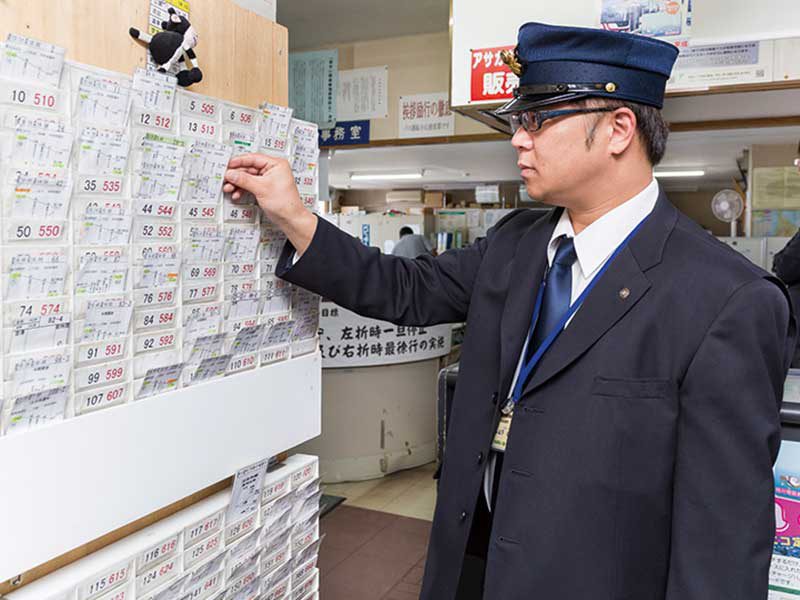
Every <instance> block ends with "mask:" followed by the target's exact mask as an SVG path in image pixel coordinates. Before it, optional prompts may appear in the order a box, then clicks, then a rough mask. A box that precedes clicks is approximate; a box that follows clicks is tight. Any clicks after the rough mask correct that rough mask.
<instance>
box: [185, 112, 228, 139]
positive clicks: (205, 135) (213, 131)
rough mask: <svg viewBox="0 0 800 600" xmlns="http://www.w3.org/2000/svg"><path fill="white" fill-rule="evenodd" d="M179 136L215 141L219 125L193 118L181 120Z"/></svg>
mask: <svg viewBox="0 0 800 600" xmlns="http://www.w3.org/2000/svg"><path fill="white" fill-rule="evenodd" d="M181 136H183V137H196V138H202V139H206V140H216V139H217V137H218V136H219V125H218V124H216V123H210V122H208V121H206V120H205V119H198V118H195V117H187V118H183V117H182V118H181Z"/></svg>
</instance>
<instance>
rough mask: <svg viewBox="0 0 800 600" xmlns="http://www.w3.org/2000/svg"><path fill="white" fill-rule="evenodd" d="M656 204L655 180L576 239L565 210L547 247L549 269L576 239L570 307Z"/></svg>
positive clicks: (489, 478)
mask: <svg viewBox="0 0 800 600" xmlns="http://www.w3.org/2000/svg"><path fill="white" fill-rule="evenodd" d="M657 200H658V183H657V182H656V180H655V179H653V180H651V181H650V184H649V185H648V186H647V187H646V188H644V189H643V190H642V191H641V192H639V193H638V194H636V195H635V196H634V197H633V198H631V199H630V200H627V201H625V202H623V203H622V204H620V205H619V206H617V207H616V208H614V209H613V210H610V211H609V212H607V213H606V214H604V215H603V216H602V217H600V218H599V219H597V220H596V221H595V222H594V223H592V224H591V225H589V226H588V227H587V228H586V229H584V230H583V231H581V232H580V233H579V234H578V235H575V230H574V229H573V228H572V221H571V220H570V217H569V210H565V211H564V212H562V213H561V218H560V219H559V220H558V223H556V227H555V229H554V230H553V235H551V236H550V243H549V244H548V246H547V265H548V267H551V266H552V265H553V259H554V258H555V255H556V249H557V248H558V244H559V238H560V237H561V236H563V235H566V236H567V237H571V238H574V241H573V243H574V244H575V254H576V256H577V260H576V261H575V262H574V263H573V265H572V293H571V295H570V297H571V299H570V303H573V302H575V300H576V299H577V298H578V296H580V295H581V293H582V292H583V291H584V290H585V289H586V286H588V285H589V284H590V283H591V281H592V279H594V277H595V275H597V272H598V271H599V270H600V269H601V268H602V267H603V265H604V264H606V262H607V261H608V259H609V258H610V257H611V255H612V254H613V253H614V250H616V249H617V246H619V245H620V244H621V243H622V242H623V241H624V240H625V238H626V237H628V235H629V234H630V233H631V232H632V231H633V230H634V229H635V228H636V226H637V225H638V224H639V223H640V222H641V221H642V220H644V218H645V217H646V216H647V215H649V214H650V213H651V212H653V208H654V207H655V205H656V201H657ZM576 314H577V313H576ZM574 317H575V315H572V317H570V320H569V321H567V323H566V325H564V328H565V329H566V328H567V327H569V324H570V323H571V322H572V319H573V318H574ZM527 348H528V340H526V341H525V344H523V347H522V352H520V357H519V360H518V361H517V369H516V371H515V372H514V379H513V380H512V382H511V387H510V388H509V395H510V394H511V390H513V389H514V387H515V385H516V383H517V378H518V377H519V373H520V370H521V369H522V363H523V357H524V356H525V353H526V350H527ZM496 461H497V457H496V455H495V453H494V452H492V453H491V456H490V460H489V461H488V464H487V465H486V472H485V474H484V478H483V489H484V493H485V496H486V502H487V504H488V505H489V509H490V510H491V498H492V485H493V482H494V468H495V464H496Z"/></svg>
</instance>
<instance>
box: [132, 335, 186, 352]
mask: <svg viewBox="0 0 800 600" xmlns="http://www.w3.org/2000/svg"><path fill="white" fill-rule="evenodd" d="M177 343H178V335H177V333H176V332H174V331H172V332H166V331H165V332H159V333H146V334H142V335H137V336H135V338H134V341H133V351H134V353H136V354H141V353H142V352H151V351H155V350H166V349H168V348H175V347H176V346H177Z"/></svg>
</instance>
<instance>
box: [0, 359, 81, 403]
mask: <svg viewBox="0 0 800 600" xmlns="http://www.w3.org/2000/svg"><path fill="white" fill-rule="evenodd" d="M11 366H12V367H13V369H12V371H11V391H12V397H13V398H18V397H20V396H29V395H31V394H36V393H39V392H44V391H47V390H50V389H53V388H61V387H66V386H68V385H69V379H70V375H71V365H70V356H69V354H62V353H57V354H47V355H44V356H41V355H38V354H37V355H34V356H31V357H27V358H25V359H22V360H19V361H16V363H15V364H13V365H11Z"/></svg>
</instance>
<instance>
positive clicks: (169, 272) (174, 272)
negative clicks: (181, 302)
mask: <svg viewBox="0 0 800 600" xmlns="http://www.w3.org/2000/svg"><path fill="white" fill-rule="evenodd" d="M179 276H180V259H179V258H178V257H177V255H175V254H162V253H157V252H154V253H152V254H149V255H148V256H147V258H145V259H144V262H143V264H142V266H141V267H140V268H137V269H136V279H135V281H134V288H137V289H140V288H148V289H152V288H154V287H156V288H161V287H174V286H176V285H177V284H178V278H179ZM153 293H155V290H153ZM151 300H152V299H151ZM148 303H149V304H152V303H153V302H152V301H151V302H148Z"/></svg>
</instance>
